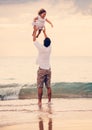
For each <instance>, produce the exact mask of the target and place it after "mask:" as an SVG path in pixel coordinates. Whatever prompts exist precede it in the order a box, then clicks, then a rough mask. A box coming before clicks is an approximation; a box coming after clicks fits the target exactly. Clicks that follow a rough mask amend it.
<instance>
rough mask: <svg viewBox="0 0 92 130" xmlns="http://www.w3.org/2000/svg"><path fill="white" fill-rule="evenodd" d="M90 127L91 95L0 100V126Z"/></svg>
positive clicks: (31, 129) (17, 129)
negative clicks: (81, 97) (41, 100)
mask: <svg viewBox="0 0 92 130" xmlns="http://www.w3.org/2000/svg"><path fill="white" fill-rule="evenodd" d="M25 129H26V130H91V129H92V99H52V104H51V105H48V104H47V100H46V99H43V105H42V108H41V109H40V108H39V107H38V105H37V99H30V100H10V101H9V100H8V101H0V130H25Z"/></svg>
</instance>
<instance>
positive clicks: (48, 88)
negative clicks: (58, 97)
mask: <svg viewBox="0 0 92 130" xmlns="http://www.w3.org/2000/svg"><path fill="white" fill-rule="evenodd" d="M47 93H48V102H51V88H50V87H47Z"/></svg>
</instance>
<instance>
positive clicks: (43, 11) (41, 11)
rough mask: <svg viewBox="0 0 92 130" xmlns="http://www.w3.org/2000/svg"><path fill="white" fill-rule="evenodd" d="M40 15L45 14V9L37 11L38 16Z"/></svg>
mask: <svg viewBox="0 0 92 130" xmlns="http://www.w3.org/2000/svg"><path fill="white" fill-rule="evenodd" d="M42 13H46V10H45V9H40V10H39V11H38V15H41V14H42Z"/></svg>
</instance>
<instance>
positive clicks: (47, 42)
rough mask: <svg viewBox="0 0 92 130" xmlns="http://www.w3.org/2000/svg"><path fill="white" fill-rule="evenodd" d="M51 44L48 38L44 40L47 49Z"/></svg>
mask: <svg viewBox="0 0 92 130" xmlns="http://www.w3.org/2000/svg"><path fill="white" fill-rule="evenodd" d="M50 44H51V40H50V38H48V37H46V38H45V39H44V46H45V47H48V46H50Z"/></svg>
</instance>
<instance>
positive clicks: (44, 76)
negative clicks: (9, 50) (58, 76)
mask: <svg viewBox="0 0 92 130" xmlns="http://www.w3.org/2000/svg"><path fill="white" fill-rule="evenodd" d="M43 33H44V37H45V39H44V42H43V45H42V44H40V43H39V42H37V41H36V37H35V36H33V42H34V45H35V46H36V48H37V50H38V58H37V64H38V65H39V69H38V72H37V88H38V105H39V106H41V105H42V95H43V85H44V83H45V86H46V88H47V94H48V103H50V102H51V87H50V83H51V67H50V54H51V45H50V44H51V40H50V39H49V38H48V37H47V35H46V32H45V29H44V30H43Z"/></svg>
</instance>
